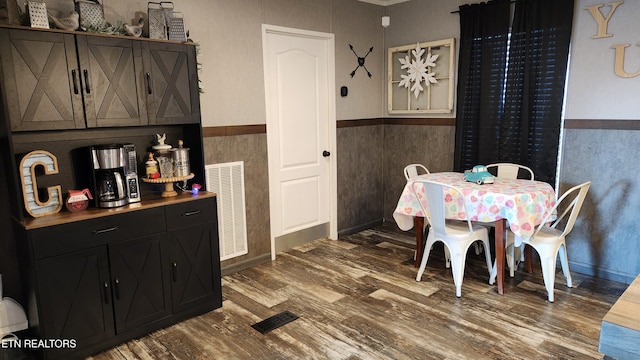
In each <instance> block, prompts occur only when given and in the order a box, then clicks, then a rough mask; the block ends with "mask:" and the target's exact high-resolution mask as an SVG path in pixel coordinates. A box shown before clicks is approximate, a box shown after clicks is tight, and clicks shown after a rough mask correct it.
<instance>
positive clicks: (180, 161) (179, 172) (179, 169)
mask: <svg viewBox="0 0 640 360" xmlns="http://www.w3.org/2000/svg"><path fill="white" fill-rule="evenodd" d="M170 151H171V153H172V159H173V167H174V170H175V171H174V174H175V176H188V175H189V174H190V173H191V169H190V167H189V148H185V147H183V142H182V140H178V148H177V149H176V148H174V149H171V150H170Z"/></svg>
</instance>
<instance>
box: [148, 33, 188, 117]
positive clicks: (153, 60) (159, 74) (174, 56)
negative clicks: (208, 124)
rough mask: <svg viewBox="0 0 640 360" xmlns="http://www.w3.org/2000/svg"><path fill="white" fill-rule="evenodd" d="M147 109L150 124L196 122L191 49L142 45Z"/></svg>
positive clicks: (175, 45) (182, 46)
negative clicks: (146, 82)
mask: <svg viewBox="0 0 640 360" xmlns="http://www.w3.org/2000/svg"><path fill="white" fill-rule="evenodd" d="M143 53H144V55H145V69H146V70H145V71H146V74H145V76H146V77H147V81H148V84H147V107H148V112H149V123H150V124H152V125H167V124H187V123H199V122H200V94H199V91H198V69H197V64H196V54H195V46H193V45H184V44H174V43H161V42H145V43H144V44H143Z"/></svg>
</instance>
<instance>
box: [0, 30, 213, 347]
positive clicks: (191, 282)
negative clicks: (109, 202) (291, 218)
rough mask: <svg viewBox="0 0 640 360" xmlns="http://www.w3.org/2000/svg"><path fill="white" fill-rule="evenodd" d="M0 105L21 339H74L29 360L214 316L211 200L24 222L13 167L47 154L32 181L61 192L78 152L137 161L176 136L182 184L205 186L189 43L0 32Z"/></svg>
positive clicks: (151, 200)
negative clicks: (114, 152) (51, 163)
mask: <svg viewBox="0 0 640 360" xmlns="http://www.w3.org/2000/svg"><path fill="white" fill-rule="evenodd" d="M0 101H1V102H0V157H1V161H0V168H1V169H2V171H0V174H1V175H0V176H2V181H1V182H0V183H3V184H6V185H7V186H6V187H7V188H8V189H9V190H8V191H7V192H6V193H8V199H4V198H3V199H2V200H3V201H0V204H1V205H0V206H1V207H2V213H3V214H7V215H10V216H11V222H12V224H13V226H12V228H11V232H10V233H9V235H8V236H6V237H4V238H2V239H0V240H2V241H5V239H7V238H9V239H11V240H10V241H13V242H14V243H15V246H14V248H15V249H16V250H15V254H12V256H10V258H12V261H15V264H13V265H15V267H13V266H12V267H11V268H19V269H20V273H19V274H17V273H14V274H9V275H10V276H13V277H16V278H20V277H21V278H22V279H21V287H22V289H21V290H22V294H23V298H22V305H23V306H24V308H25V310H26V311H27V316H28V319H29V330H28V331H26V332H25V333H23V334H21V337H24V338H32V339H38V340H56V339H60V340H72V341H73V346H69V347H65V348H61V349H56V348H51V347H41V348H38V349H37V350H34V354H35V355H36V356H38V357H42V358H46V359H76V358H83V357H85V356H87V355H91V354H94V353H97V352H99V351H101V350H105V349H108V348H110V347H112V346H115V345H117V344H119V343H122V342H125V341H127V340H130V339H133V338H136V337H139V336H143V335H145V334H147V333H149V332H151V331H155V330H158V329H160V328H162V327H166V326H169V325H172V324H174V323H176V322H178V321H181V320H185V319H188V318H189V317H192V316H195V315H199V314H202V313H204V312H207V311H211V310H213V309H216V308H219V307H221V306H222V284H221V277H220V260H219V259H220V257H219V244H218V228H217V224H218V223H217V221H218V220H217V208H216V197H215V195H214V194H212V193H209V192H207V191H205V190H206V189H202V191H201V192H200V194H199V195H197V196H192V194H190V193H186V192H185V193H181V194H180V195H178V196H175V197H171V198H163V197H161V195H160V193H157V192H156V190H155V188H154V187H152V186H151V185H147V184H142V186H141V193H142V201H141V202H138V203H135V204H130V205H125V206H122V207H119V208H111V209H97V208H93V207H90V208H89V209H86V210H85V211H83V212H80V213H71V212H69V211H66V210H64V209H63V210H62V211H60V212H59V213H55V214H49V215H46V216H42V217H37V218H32V217H30V216H28V215H27V213H26V211H25V209H24V202H23V201H22V200H23V199H22V196H23V195H22V191H21V190H22V189H21V185H20V184H21V176H22V175H21V172H20V171H21V169H19V168H18V164H19V162H20V158H21V157H22V156H24V154H27V153H29V152H31V151H33V150H44V151H48V152H50V153H51V154H52V155H53V156H55V157H56V158H57V165H58V170H59V171H58V172H57V173H55V174H36V176H37V177H38V185H39V186H40V187H47V186H51V185H56V186H57V185H60V186H61V189H62V192H63V194H65V195H66V193H67V191H68V190H72V189H82V188H83V187H86V184H85V183H84V180H83V179H84V177H86V176H88V174H86V175H83V174H84V173H86V172H87V169H86V168H88V167H89V166H90V164H82V161H83V159H84V157H82V156H80V155H81V154H80V150H82V149H84V148H86V147H87V146H90V145H95V144H101V143H112V142H118V143H130V144H134V145H135V146H136V149H137V150H138V154H139V156H140V159H139V160H140V163H141V164H143V163H144V160H142V157H143V156H144V153H145V152H146V151H148V149H149V148H150V146H151V141H152V139H154V138H155V135H156V134H157V133H161V134H165V135H167V139H168V143H170V144H177V141H178V140H184V142H185V144H186V145H187V146H188V147H189V148H190V164H191V171H192V172H193V173H194V174H195V177H194V179H193V180H192V181H193V182H197V183H200V184H202V183H204V156H203V139H202V126H201V119H200V100H199V89H198V74H197V63H196V47H195V45H193V44H185V43H178V42H172V41H158V40H149V39H141V38H133V37H125V36H107V35H100V34H89V33H81V32H68V31H63V30H55V29H52V30H43V29H31V28H25V27H19V26H11V25H0ZM140 163H139V165H140ZM138 168H139V169H143V166H139V167H138ZM83 176H84V177H83ZM65 199H66V198H65ZM8 241H9V240H8ZM14 255H15V256H14Z"/></svg>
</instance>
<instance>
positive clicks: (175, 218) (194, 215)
mask: <svg viewBox="0 0 640 360" xmlns="http://www.w3.org/2000/svg"><path fill="white" fill-rule="evenodd" d="M165 209H166V213H167V230H168V231H171V230H175V229H180V228H184V227H188V226H193V225H198V224H203V223H206V222H210V221H213V222H217V221H218V220H217V217H216V214H217V213H218V209H217V208H216V198H215V197H210V198H206V199H198V200H192V201H187V202H183V203H179V204H174V205H170V206H167V207H166V208H165Z"/></svg>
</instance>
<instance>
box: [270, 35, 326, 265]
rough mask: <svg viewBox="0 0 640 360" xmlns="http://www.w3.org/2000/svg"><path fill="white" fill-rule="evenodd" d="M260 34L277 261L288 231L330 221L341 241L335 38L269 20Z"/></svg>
mask: <svg viewBox="0 0 640 360" xmlns="http://www.w3.org/2000/svg"><path fill="white" fill-rule="evenodd" d="M262 31H263V40H262V43H263V55H264V58H263V62H264V74H265V96H266V97H265V104H266V121H267V148H268V151H269V201H270V209H271V214H270V216H271V257H272V258H275V254H276V252H277V250H278V249H281V248H282V246H276V245H277V244H276V242H277V241H278V240H279V238H281V237H282V236H283V235H287V234H294V235H295V234H304V233H305V232H304V230H307V229H311V228H314V227H315V228H316V229H317V228H318V226H320V227H322V226H323V225H325V224H326V225H328V226H327V227H326V229H328V233H325V234H323V235H322V236H329V237H330V238H333V239H336V238H337V222H336V212H337V211H336V197H337V196H336V194H337V191H336V182H337V176H336V171H335V170H336V160H335V159H336V157H335V137H336V134H335V132H336V130H335V129H336V120H335V95H334V82H335V80H334V79H335V69H334V39H333V34H326V33H318V32H311V31H304V30H297V29H290V28H283V27H278V26H271V25H263V27H262ZM301 236H305V235H301ZM316 238H317V237H316ZM308 240H313V239H308Z"/></svg>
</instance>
